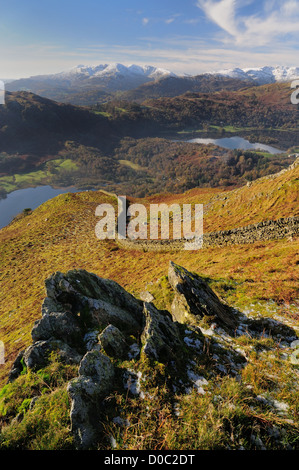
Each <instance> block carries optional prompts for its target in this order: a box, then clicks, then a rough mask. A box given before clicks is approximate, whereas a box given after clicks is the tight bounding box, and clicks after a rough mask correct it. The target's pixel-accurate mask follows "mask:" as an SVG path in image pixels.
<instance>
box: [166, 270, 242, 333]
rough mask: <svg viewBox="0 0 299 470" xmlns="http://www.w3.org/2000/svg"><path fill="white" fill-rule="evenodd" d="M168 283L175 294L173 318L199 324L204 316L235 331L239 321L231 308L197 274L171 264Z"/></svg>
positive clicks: (181, 321)
mask: <svg viewBox="0 0 299 470" xmlns="http://www.w3.org/2000/svg"><path fill="white" fill-rule="evenodd" d="M168 281H169V283H170V285H171V287H172V288H173V290H174V292H175V297H174V300H173V303H172V306H171V313H172V315H173V318H174V319H175V320H177V321H178V322H180V323H189V324H190V323H191V324H194V323H197V322H198V320H199V319H202V318H203V317H204V316H208V317H212V319H213V320H214V321H215V322H216V323H218V324H220V325H222V326H223V327H229V328H231V329H234V328H235V327H236V325H237V319H236V318H235V315H234V314H233V312H232V310H231V309H230V307H228V306H227V305H225V304H223V303H222V302H221V301H220V300H219V298H218V297H217V295H216V294H215V293H214V292H213V291H212V289H211V288H210V287H209V286H208V284H207V283H206V282H205V281H204V280H203V279H202V278H200V277H199V276H198V275H197V274H193V273H190V272H189V271H187V270H186V269H185V268H182V267H181V266H178V265H177V264H175V263H173V262H170V265H169V270H168Z"/></svg>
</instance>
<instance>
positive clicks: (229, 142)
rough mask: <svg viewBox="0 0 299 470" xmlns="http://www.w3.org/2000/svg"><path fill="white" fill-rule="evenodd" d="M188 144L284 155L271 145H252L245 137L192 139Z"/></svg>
mask: <svg viewBox="0 0 299 470" xmlns="http://www.w3.org/2000/svg"><path fill="white" fill-rule="evenodd" d="M187 142H191V143H195V144H215V145H219V147H223V148H226V149H230V150H234V149H241V150H262V151H263V152H268V153H271V154H273V155H277V154H279V153H283V150H280V149H277V148H275V147H271V146H270V145H265V144H260V143H254V144H252V143H251V142H249V141H248V140H246V139H243V137H237V136H236V137H224V138H223V139H191V140H188V141H187Z"/></svg>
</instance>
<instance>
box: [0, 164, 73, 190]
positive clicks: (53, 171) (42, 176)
mask: <svg viewBox="0 0 299 470" xmlns="http://www.w3.org/2000/svg"><path fill="white" fill-rule="evenodd" d="M77 170H78V166H77V164H76V163H74V162H73V161H72V160H71V159H66V160H64V159H62V158H60V159H56V160H50V161H49V162H47V163H45V164H43V165H42V169H41V170H35V171H31V172H29V173H17V174H15V175H12V176H2V177H0V190H4V191H5V192H6V193H10V192H12V191H15V190H17V189H24V188H28V187H34V186H39V185H42V184H49V183H51V182H52V180H53V176H54V175H55V176H57V175H58V176H59V175H63V174H67V173H72V172H74V171H77Z"/></svg>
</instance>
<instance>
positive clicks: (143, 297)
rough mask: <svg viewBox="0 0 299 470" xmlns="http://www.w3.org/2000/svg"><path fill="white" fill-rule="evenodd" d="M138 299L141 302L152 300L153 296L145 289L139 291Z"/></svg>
mask: <svg viewBox="0 0 299 470" xmlns="http://www.w3.org/2000/svg"><path fill="white" fill-rule="evenodd" d="M140 299H141V300H142V301H143V302H153V300H155V297H154V296H153V295H152V294H151V293H150V292H148V291H147V290H146V291H142V292H140Z"/></svg>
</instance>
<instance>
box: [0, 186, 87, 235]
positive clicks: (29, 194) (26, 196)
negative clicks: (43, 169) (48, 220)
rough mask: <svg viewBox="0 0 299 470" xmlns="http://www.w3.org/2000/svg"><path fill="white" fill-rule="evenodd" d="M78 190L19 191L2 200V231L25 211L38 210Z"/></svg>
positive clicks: (28, 189) (40, 187)
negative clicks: (60, 196) (53, 200)
mask: <svg viewBox="0 0 299 470" xmlns="http://www.w3.org/2000/svg"><path fill="white" fill-rule="evenodd" d="M79 191H80V190H78V189H76V188H60V189H54V188H52V186H38V187H37V188H26V189H18V190H17V191H13V192H12V193H9V194H8V195H7V197H6V198H5V199H0V229H1V228H3V227H5V226H6V225H8V224H9V223H10V222H11V221H12V219H13V218H14V217H15V216H16V215H18V214H19V213H20V212H22V211H23V210H24V209H29V208H30V209H36V208H37V207H38V206H40V205H41V204H43V203H44V202H46V201H48V200H49V199H52V198H53V197H55V196H58V195H59V194H63V193H76V192H79Z"/></svg>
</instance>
